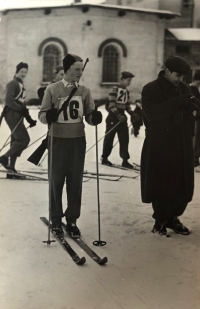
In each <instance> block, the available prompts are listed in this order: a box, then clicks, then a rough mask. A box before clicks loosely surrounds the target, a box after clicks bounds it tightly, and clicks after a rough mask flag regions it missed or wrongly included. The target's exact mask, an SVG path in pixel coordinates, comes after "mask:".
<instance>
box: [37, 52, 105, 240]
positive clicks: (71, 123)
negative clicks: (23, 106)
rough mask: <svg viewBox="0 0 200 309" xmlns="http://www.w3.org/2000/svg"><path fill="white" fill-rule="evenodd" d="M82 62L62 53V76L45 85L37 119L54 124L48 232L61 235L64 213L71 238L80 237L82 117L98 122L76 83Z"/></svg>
mask: <svg viewBox="0 0 200 309" xmlns="http://www.w3.org/2000/svg"><path fill="white" fill-rule="evenodd" d="M82 61H83V60H82V59H81V58H80V57H79V56H77V55H73V54H67V55H66V56H65V58H64V59H63V67H64V78H63V79H62V80H60V81H59V82H56V83H54V84H51V85H49V86H48V87H47V89H46V91H45V94H44V98H43V101H42V106H41V109H40V112H39V120H40V121H41V122H42V123H43V124H49V125H51V124H52V123H54V125H53V152H52V171H51V173H52V179H51V205H52V209H51V222H52V232H53V233H54V234H55V235H60V236H62V235H63V229H62V226H61V221H62V217H63V216H65V217H66V222H67V226H66V228H67V231H68V233H69V235H70V236H71V237H75V238H77V237H80V230H79V228H78V227H77V225H76V221H77V219H78V218H79V217H80V210H81V194H82V178H83V168H84V160H85V149H86V140H85V131H84V123H83V116H85V120H86V121H87V123H88V124H90V125H93V126H94V125H98V124H99V123H101V121H102V114H101V112H99V111H95V105H94V102H93V99H92V97H91V94H90V90H89V89H88V88H86V87H85V86H82V85H78V82H79V80H80V78H81V75H82V71H83V63H82ZM75 86H76V87H78V89H77V90H76V92H75V94H74V96H73V98H72V99H71V100H70V103H69V107H68V108H67V109H66V110H64V111H63V112H62V113H60V114H59V116H58V110H59V109H60V108H61V107H62V105H63V104H64V102H65V101H66V100H67V98H68V96H69V95H70V93H71V91H72V89H74V87H75ZM52 103H54V104H55V106H54V108H52ZM49 167H50V165H49ZM49 167H48V169H49ZM49 172H50V170H49ZM65 179H66V191H67V201H68V206H67V209H66V211H65V212H64V214H63V208H62V190H63V186H64V182H65Z"/></svg>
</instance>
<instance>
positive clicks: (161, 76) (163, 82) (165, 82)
mask: <svg viewBox="0 0 200 309" xmlns="http://www.w3.org/2000/svg"><path fill="white" fill-rule="evenodd" d="M164 74H165V71H164V70H162V71H160V72H159V74H158V81H159V82H160V83H161V85H162V87H163V88H165V89H166V90H168V89H169V88H172V89H174V90H175V89H176V87H174V86H173V85H172V84H170V82H168V80H167V79H166V78H164Z"/></svg>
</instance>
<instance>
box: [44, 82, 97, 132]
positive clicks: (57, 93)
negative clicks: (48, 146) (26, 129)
mask: <svg viewBox="0 0 200 309" xmlns="http://www.w3.org/2000/svg"><path fill="white" fill-rule="evenodd" d="M72 89H73V87H71V88H67V87H65V86H64V84H63V82H62V81H59V82H57V83H54V84H51V85H49V86H48V87H47V89H46V90H45V94H44V97H43V100H42V105H41V109H40V111H39V114H38V118H39V120H40V121H41V122H42V123H44V124H47V120H46V111H47V110H48V109H50V108H51V105H52V103H54V107H55V108H58V109H60V108H61V107H62V105H63V103H64V102H65V101H66V100H67V98H68V96H69V95H70V93H71V91H72ZM94 109H95V105H94V101H93V99H92V96H91V93H90V90H89V89H88V88H86V87H85V86H82V85H79V87H78V89H77V90H76V92H75V94H74V96H73V97H72V98H71V100H70V103H69V105H68V107H67V109H66V110H64V111H63V112H61V113H60V115H59V117H58V120H57V121H56V122H55V123H54V126H53V136H54V137H60V138H76V137H81V136H84V135H85V130H84V128H85V125H84V123H83V116H85V120H86V121H87V123H88V124H90V125H93V123H92V120H91V118H92V115H91V114H92V111H94Z"/></svg>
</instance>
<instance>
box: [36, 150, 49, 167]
mask: <svg viewBox="0 0 200 309" xmlns="http://www.w3.org/2000/svg"><path fill="white" fill-rule="evenodd" d="M47 155H48V153H46V154H45V156H44V158H43V159H42V160H41V161H40V162H39V163H38V166H42V163H43V162H44V160H45V159H46V157H47Z"/></svg>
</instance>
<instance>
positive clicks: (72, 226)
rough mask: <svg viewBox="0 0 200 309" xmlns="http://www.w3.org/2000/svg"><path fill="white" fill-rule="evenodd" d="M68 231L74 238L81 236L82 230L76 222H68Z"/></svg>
mask: <svg viewBox="0 0 200 309" xmlns="http://www.w3.org/2000/svg"><path fill="white" fill-rule="evenodd" d="M66 231H67V233H68V234H69V236H70V237H72V238H80V237H81V232H80V230H79V228H78V227H77V226H76V223H67V225H66Z"/></svg>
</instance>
